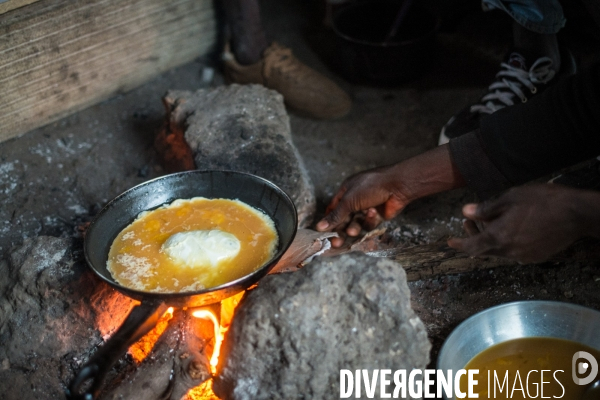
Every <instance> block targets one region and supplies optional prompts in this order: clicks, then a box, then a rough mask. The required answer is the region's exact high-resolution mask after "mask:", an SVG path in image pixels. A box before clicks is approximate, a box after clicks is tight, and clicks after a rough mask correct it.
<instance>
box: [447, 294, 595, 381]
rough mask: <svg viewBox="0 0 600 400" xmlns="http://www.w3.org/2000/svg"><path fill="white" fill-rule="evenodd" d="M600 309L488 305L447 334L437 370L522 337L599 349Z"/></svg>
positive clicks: (539, 304)
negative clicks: (549, 338) (558, 341)
mask: <svg viewBox="0 0 600 400" xmlns="http://www.w3.org/2000/svg"><path fill="white" fill-rule="evenodd" d="M598 332H600V311H596V310H592V309H591V308H587V307H583V306H578V305H575V304H570V303H561V302H558V301H517V302H514V303H507V304H501V305H499V306H495V307H492V308H488V309H487V310H484V311H482V312H480V313H478V314H475V315H473V316H472V317H470V318H468V319H467V320H465V321H464V322H463V323H461V324H460V325H459V326H458V327H457V328H456V329H454V331H453V332H452V333H451V334H450V336H448V338H447V339H446V341H445V342H444V345H443V346H442V350H441V351H440V355H439V357H438V362H437V365H438V369H441V370H443V371H445V370H448V369H451V370H453V371H456V370H459V369H462V368H464V367H465V366H466V365H467V363H468V362H469V361H471V359H472V358H473V357H475V356H476V355H477V354H479V353H481V352H482V351H483V350H485V349H487V348H488V347H491V346H493V345H495V344H498V343H502V342H506V341H508V340H512V339H518V338H524V337H551V338H559V339H567V340H572V341H574V342H578V343H582V344H585V345H587V346H590V347H592V348H595V349H598V350H600V334H598Z"/></svg>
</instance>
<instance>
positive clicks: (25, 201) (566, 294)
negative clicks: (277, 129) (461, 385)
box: [0, 0, 600, 362]
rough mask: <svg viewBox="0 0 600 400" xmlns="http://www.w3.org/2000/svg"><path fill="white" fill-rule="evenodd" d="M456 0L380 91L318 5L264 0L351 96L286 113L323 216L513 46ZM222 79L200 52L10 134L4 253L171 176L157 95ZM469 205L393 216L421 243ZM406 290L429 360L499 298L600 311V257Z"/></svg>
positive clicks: (274, 32)
mask: <svg viewBox="0 0 600 400" xmlns="http://www.w3.org/2000/svg"><path fill="white" fill-rule="evenodd" d="M458 3H461V4H462V3H465V4H466V5H463V11H464V12H463V14H461V15H460V16H457V12H450V11H449V10H448V9H445V10H444V9H442V10H441V11H442V13H443V15H444V16H445V17H447V19H445V20H444V25H443V30H442V32H441V33H440V34H439V35H438V47H439V54H438V56H437V61H436V62H435V63H434V64H433V65H431V68H430V69H429V71H427V72H426V73H425V75H424V76H423V77H422V78H420V79H418V80H417V81H414V82H411V83H408V84H404V85H401V86H398V87H395V88H381V87H371V86H366V85H352V84H350V83H348V82H346V81H344V80H343V79H342V78H340V77H338V76H337V75H335V74H334V73H333V72H332V71H330V70H329V69H328V67H327V63H326V60H327V59H328V49H331V37H332V33H331V32H330V31H327V30H325V29H324V28H323V27H322V25H321V20H320V18H319V17H318V16H317V15H316V13H315V12H314V10H313V8H312V7H311V6H310V4H307V3H306V2H301V1H293V0H286V1H283V0H268V1H267V0H265V1H263V2H262V4H263V14H264V21H265V25H266V28H267V32H268V34H269V37H270V38H271V39H276V40H277V41H279V42H281V43H283V44H285V45H288V46H291V47H292V48H293V49H294V51H295V54H296V55H297V56H298V57H299V58H300V59H302V60H303V61H304V62H306V63H307V64H309V65H310V66H312V67H314V68H316V69H317V70H319V71H322V72H323V73H325V74H327V75H328V76H330V77H332V78H333V79H334V80H335V81H336V82H338V83H339V84H340V85H341V86H342V87H343V88H344V89H345V90H347V91H348V92H349V93H350V94H351V96H352V98H353V101H354V104H353V108H352V111H351V113H350V114H349V115H348V116H346V117H344V118H341V119H339V120H335V121H316V120H311V119H306V118H302V117H299V116H297V115H295V114H293V113H292V114H291V115H290V118H291V126H292V134H293V137H294V142H295V143H296V145H297V147H298V149H299V151H300V153H301V155H302V157H303V158H304V161H305V163H306V166H307V168H308V170H309V173H310V176H311V178H312V180H313V182H314V185H315V189H316V196H317V199H318V202H319V211H320V212H321V213H323V210H324V208H325V205H326V204H327V202H328V200H329V199H330V198H331V196H332V195H333V194H334V193H335V191H336V189H337V188H338V187H339V185H340V183H341V182H342V180H343V179H344V178H345V177H348V176H349V175H351V174H354V173H356V172H358V171H360V170H363V169H366V168H370V167H374V166H377V165H384V164H389V163H392V162H396V161H400V160H403V159H406V158H408V157H410V156H413V155H416V154H419V153H421V152H423V151H425V150H427V149H429V148H432V147H433V146H435V145H436V142H437V137H438V134H439V131H440V128H441V127H442V126H443V124H444V123H445V122H446V121H447V120H448V119H449V118H450V117H451V116H452V115H453V114H454V113H455V112H457V111H458V110H459V109H460V108H462V107H463V106H466V105H468V104H470V103H471V102H472V101H474V100H476V99H477V98H478V97H479V96H480V95H481V93H482V90H483V89H484V88H485V87H486V86H487V85H488V84H489V83H490V82H491V79H492V77H493V75H494V74H495V73H496V72H497V68H498V67H497V66H498V64H499V62H500V61H501V59H502V57H503V55H504V54H505V52H506V51H507V49H508V48H509V45H510V22H509V21H508V20H507V19H505V18H503V16H502V15H501V14H498V13H488V14H483V13H482V12H481V11H480V10H479V9H478V5H477V4H476V2H466V1H463V2H458ZM471 3H473V4H471ZM573 37H574V38H575V39H572V40H576V42H572V43H576V45H574V46H573V47H574V49H575V50H578V51H580V53H581V54H582V56H581V57H582V58H584V59H585V60H589V58H590V56H589V55H587V56H585V55H583V54H587V53H584V51H585V49H586V45H587V44H586V43H587V42H581V41H580V40H579V37H580V36H577V32H575V33H573ZM596 46H597V45H596ZM585 57H587V58H585ZM205 68H215V69H216V70H217V72H216V75H215V78H214V80H213V81H212V82H206V81H203V80H202V75H203V74H202V72H203V70H204V69H205ZM220 84H223V78H222V76H221V75H220V73H219V72H218V65H217V64H216V63H215V61H214V60H210V59H199V60H196V61H195V62H192V63H190V64H187V65H184V66H182V67H179V68H176V69H173V70H171V71H169V72H167V73H165V74H163V75H161V76H159V77H157V78H156V79H154V80H153V81H151V82H148V83H147V84H145V85H144V86H142V87H140V88H138V89H136V90H133V91H131V92H129V93H124V94H120V95H118V96H115V97H114V98H112V99H110V100H108V101H105V102H103V103H101V104H98V105H96V106H93V107H90V108H88V109H86V110H83V111H81V112H78V113H76V114H74V115H71V116H69V117H67V118H64V119H62V120H60V121H58V122H56V123H53V124H51V125H48V126H45V127H43V128H40V129H37V130H34V131H32V132H29V133H27V134H25V135H23V136H21V137H19V138H15V139H11V140H9V141H6V142H4V143H1V144H0V204H2V207H1V209H0V254H6V252H7V251H8V250H9V249H10V248H11V247H12V246H14V245H18V244H20V243H22V241H23V239H24V238H27V237H33V236H38V235H41V234H46V235H54V236H64V237H68V236H76V235H78V232H77V226H78V225H80V224H81V223H83V222H85V221H89V220H90V219H91V217H92V216H93V215H94V214H95V213H96V212H97V211H98V210H99V209H100V208H101V207H102V206H103V205H104V204H105V203H106V202H107V201H109V200H110V199H111V198H113V197H115V196H116V195H118V194H119V193H121V192H122V191H124V190H126V189H128V188H129V187H131V186H134V185H136V184H138V183H141V182H143V181H145V180H147V179H150V178H154V177H156V176H159V175H161V174H163V173H164V172H163V170H162V168H161V167H160V165H159V164H158V161H157V156H156V154H155V152H154V149H153V145H152V142H153V138H154V135H155V134H156V132H157V130H158V129H159V128H160V126H161V124H162V122H163V118H164V110H163V106H162V103H161V97H162V95H163V94H164V93H165V92H166V91H167V90H169V89H182V90H183V89H185V90H196V89H199V88H204V87H209V86H211V85H212V86H215V85H220ZM473 200H475V197H474V195H473V194H471V193H470V192H468V191H466V190H464V191H463V190H461V191H454V192H451V193H447V194H443V195H439V196H432V197H430V198H426V199H423V200H420V201H417V202H415V203H414V204H412V205H410V206H409V207H408V208H407V209H406V211H405V212H404V213H402V215H400V216H399V217H398V218H397V219H396V220H395V222H394V223H395V224H396V226H399V227H402V230H403V231H406V232H409V234H407V235H406V236H407V237H411V238H413V240H414V243H424V242H434V241H437V240H440V239H441V238H444V237H446V236H449V235H462V228H461V221H462V219H461V215H460V209H461V206H462V205H463V204H464V203H465V202H470V201H473ZM0 279H1V278H0ZM410 287H411V290H412V298H413V307H414V308H415V310H416V311H417V313H418V314H419V316H420V317H421V319H422V320H423V322H424V323H425V325H426V326H427V329H428V331H429V335H430V338H431V340H432V341H433V343H434V350H433V353H432V362H433V361H435V358H436V357H437V352H438V351H439V348H440V346H441V344H442V342H443V340H444V339H445V337H447V335H448V334H449V333H450V332H451V330H452V329H453V328H454V327H455V326H456V325H457V324H459V323H460V322H461V321H463V320H464V319H465V318H467V317H469V316H470V315H472V314H474V313H475V312H478V311H480V310H482V309H485V308H487V307H490V306H493V305H496V304H501V303H505V302H509V301H515V300H533V299H536V300H559V301H567V302H572V303H577V304H582V305H586V306H589V307H592V308H595V309H600V262H598V261H589V262H584V263H582V262H567V263H546V264H542V265H534V266H532V265H522V266H519V267H516V268H497V269H494V270H488V271H480V272H473V273H467V274H461V275H455V276H445V277H439V278H435V279H428V280H422V281H418V282H413V283H411V285H410Z"/></svg>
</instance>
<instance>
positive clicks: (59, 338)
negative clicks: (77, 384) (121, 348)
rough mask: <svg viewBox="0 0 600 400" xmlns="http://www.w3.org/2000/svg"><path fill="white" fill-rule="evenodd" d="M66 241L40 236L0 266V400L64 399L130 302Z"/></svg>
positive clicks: (12, 254) (126, 310)
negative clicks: (70, 385)
mask: <svg viewBox="0 0 600 400" xmlns="http://www.w3.org/2000/svg"><path fill="white" fill-rule="evenodd" d="M74 248H76V247H74V246H73V243H71V241H70V240H67V239H61V238H55V237H48V236H40V237H37V238H35V239H27V240H25V242H24V243H23V245H22V246H21V247H19V248H17V249H16V250H14V251H12V252H11V253H10V256H9V257H8V258H7V259H6V260H2V261H0V275H1V276H2V279H1V280H0V393H1V394H2V395H1V396H0V397H2V399H6V400H11V399H19V400H22V399H37V398H44V399H64V397H65V395H64V390H65V388H66V385H67V384H68V383H69V381H70V379H71V378H72V377H73V375H74V373H75V372H76V371H78V370H79V369H80V367H81V365H83V363H84V362H85V359H86V358H87V357H89V355H90V354H91V353H92V352H93V350H94V349H95V347H96V346H97V345H99V344H101V343H102V341H103V335H108V334H109V333H111V332H112V331H113V330H114V329H115V328H116V327H117V326H119V325H120V324H121V322H122V321H123V319H124V317H125V315H126V314H127V313H128V312H129V309H130V308H131V306H132V301H131V299H129V298H127V297H125V296H122V295H120V294H118V293H116V292H115V291H114V290H113V289H111V288H110V287H108V285H106V284H105V283H103V282H101V281H100V280H99V279H96V278H95V277H94V276H93V275H92V274H91V273H90V271H89V270H88V269H87V267H86V266H85V265H84V263H83V262H81V261H77V260H80V257H79V258H78V257H76V256H74V255H73V249H74Z"/></svg>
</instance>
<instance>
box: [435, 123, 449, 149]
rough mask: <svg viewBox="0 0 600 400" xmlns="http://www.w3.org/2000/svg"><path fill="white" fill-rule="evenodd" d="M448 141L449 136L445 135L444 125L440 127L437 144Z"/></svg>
mask: <svg viewBox="0 0 600 400" xmlns="http://www.w3.org/2000/svg"><path fill="white" fill-rule="evenodd" d="M449 141H450V138H449V137H448V136H446V127H445V126H444V127H443V128H442V132H441V133H440V138H439V139H438V146H441V145H443V144H446V143H448V142H449Z"/></svg>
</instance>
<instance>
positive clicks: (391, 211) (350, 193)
mask: <svg viewBox="0 0 600 400" xmlns="http://www.w3.org/2000/svg"><path fill="white" fill-rule="evenodd" d="M398 169H399V167H398V164H396V165H392V166H389V167H380V168H375V169H371V170H368V171H364V172H361V173H359V174H356V175H354V176H351V177H350V178H348V179H346V180H345V181H344V182H343V183H342V186H341V187H340V189H339V190H338V192H337V194H336V195H335V196H334V197H333V199H332V200H331V203H330V204H329V206H328V207H327V215H326V216H325V218H323V219H322V220H321V221H319V223H318V224H317V230H318V231H331V230H339V231H340V234H342V235H341V237H338V238H333V239H331V243H332V245H333V247H339V246H341V245H342V244H343V242H344V237H343V236H344V235H343V231H345V233H346V234H347V235H348V236H358V234H360V231H361V228H362V227H364V228H365V229H369V230H370V229H373V228H375V227H376V226H377V225H378V224H379V223H380V222H381V221H382V220H383V219H390V218H393V217H394V216H396V215H397V214H398V213H399V212H400V211H402V209H403V208H404V207H406V205H407V204H408V203H409V201H410V200H409V194H408V193H407V190H406V187H405V185H404V184H403V182H402V181H401V179H399V176H400V174H399V171H398ZM357 212H361V213H360V214H356V215H355V213H357ZM361 225H362V226H361Z"/></svg>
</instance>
